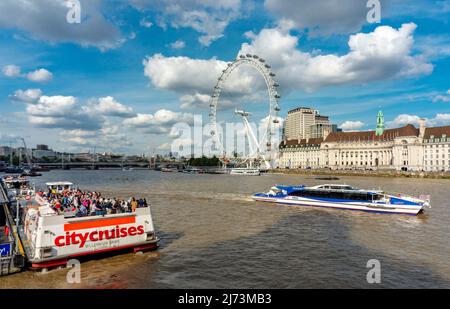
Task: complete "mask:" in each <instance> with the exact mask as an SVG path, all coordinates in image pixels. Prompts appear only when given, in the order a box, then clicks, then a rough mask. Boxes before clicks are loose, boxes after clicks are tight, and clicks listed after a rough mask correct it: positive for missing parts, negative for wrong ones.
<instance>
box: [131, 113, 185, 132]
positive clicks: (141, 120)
mask: <svg viewBox="0 0 450 309" xmlns="http://www.w3.org/2000/svg"><path fill="white" fill-rule="evenodd" d="M193 120H194V116H193V115H192V114H191V113H180V112H173V111H170V110H167V109H160V110H158V111H157V112H156V113H154V114H137V116H136V117H133V118H128V119H125V120H124V121H123V124H124V125H125V126H127V127H130V128H137V129H140V130H141V131H142V132H143V133H150V134H161V133H169V132H170V128H171V127H172V126H173V125H174V124H176V123H180V122H183V123H188V124H191V123H192V122H193Z"/></svg>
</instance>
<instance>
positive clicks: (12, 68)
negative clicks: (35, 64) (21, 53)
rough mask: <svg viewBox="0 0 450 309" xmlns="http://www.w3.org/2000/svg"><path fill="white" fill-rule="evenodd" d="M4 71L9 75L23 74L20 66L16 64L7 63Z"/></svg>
mask: <svg viewBox="0 0 450 309" xmlns="http://www.w3.org/2000/svg"><path fill="white" fill-rule="evenodd" d="M2 72H3V74H4V75H5V76H7V77H19V76H21V73H20V67H19V66H17V65H14V64H8V65H5V66H4V67H3V69H2Z"/></svg>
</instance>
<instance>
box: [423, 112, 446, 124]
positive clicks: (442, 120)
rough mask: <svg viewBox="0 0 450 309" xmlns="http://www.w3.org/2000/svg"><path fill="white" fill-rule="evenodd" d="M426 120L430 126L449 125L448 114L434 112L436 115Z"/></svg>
mask: <svg viewBox="0 0 450 309" xmlns="http://www.w3.org/2000/svg"><path fill="white" fill-rule="evenodd" d="M427 122H428V123H429V124H430V125H432V126H446V125H450V114H436V117H434V118H432V119H428V120H427Z"/></svg>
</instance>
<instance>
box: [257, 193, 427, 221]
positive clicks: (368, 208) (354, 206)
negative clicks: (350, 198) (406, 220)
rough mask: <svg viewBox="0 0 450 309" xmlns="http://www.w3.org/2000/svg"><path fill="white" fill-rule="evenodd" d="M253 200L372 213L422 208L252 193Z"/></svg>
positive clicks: (413, 212)
mask: <svg viewBox="0 0 450 309" xmlns="http://www.w3.org/2000/svg"><path fill="white" fill-rule="evenodd" d="M252 198H253V200H255V201H258V202H268V203H276V204H284V205H289V206H311V207H323V208H334V209H343V210H356V211H365V212H372V213H386V214H404V215H412V216H415V215H417V214H419V213H420V212H421V211H422V210H423V206H399V205H395V206H394V205H387V206H382V205H376V204H370V205H364V204H361V203H356V202H339V203H336V202H327V201H320V200H313V199H306V198H295V199H293V198H276V197H268V196H258V195H254V196H253V197H252Z"/></svg>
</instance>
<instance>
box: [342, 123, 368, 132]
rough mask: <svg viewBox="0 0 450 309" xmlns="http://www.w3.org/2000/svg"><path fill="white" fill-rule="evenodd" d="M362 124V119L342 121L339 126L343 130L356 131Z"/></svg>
mask: <svg viewBox="0 0 450 309" xmlns="http://www.w3.org/2000/svg"><path fill="white" fill-rule="evenodd" d="M363 126H364V122H362V121H344V122H343V123H342V124H341V125H340V126H339V127H340V128H341V129H342V130H343V131H356V130H359V129H361V128H362V127H363Z"/></svg>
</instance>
